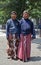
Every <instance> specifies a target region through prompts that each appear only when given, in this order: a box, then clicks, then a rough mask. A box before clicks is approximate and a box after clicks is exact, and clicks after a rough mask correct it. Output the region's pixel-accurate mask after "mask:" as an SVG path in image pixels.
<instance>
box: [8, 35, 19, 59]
mask: <svg viewBox="0 0 41 65" xmlns="http://www.w3.org/2000/svg"><path fill="white" fill-rule="evenodd" d="M18 43H19V38H18V36H16V35H15V34H13V37H12V39H11V40H10V41H8V49H7V53H8V55H9V56H11V57H15V58H16V56H17V47H18Z"/></svg>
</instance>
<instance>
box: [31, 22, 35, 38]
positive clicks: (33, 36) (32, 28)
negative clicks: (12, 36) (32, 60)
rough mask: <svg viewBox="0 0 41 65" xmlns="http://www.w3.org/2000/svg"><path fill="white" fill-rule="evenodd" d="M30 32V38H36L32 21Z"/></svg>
mask: <svg viewBox="0 0 41 65" xmlns="http://www.w3.org/2000/svg"><path fill="white" fill-rule="evenodd" d="M31 33H32V38H36V33H35V29H34V24H33V23H32V25H31Z"/></svg>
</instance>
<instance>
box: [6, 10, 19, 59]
mask: <svg viewBox="0 0 41 65" xmlns="http://www.w3.org/2000/svg"><path fill="white" fill-rule="evenodd" d="M6 36H7V40H8V46H9V49H7V53H8V55H9V56H10V57H11V58H12V59H14V58H15V59H16V57H17V51H16V50H17V47H18V43H19V37H20V24H19V22H18V20H17V13H16V12H15V11H12V12H11V18H10V19H9V20H8V21H7V23H6Z"/></svg>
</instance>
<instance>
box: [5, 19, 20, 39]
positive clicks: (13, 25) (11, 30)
mask: <svg viewBox="0 0 41 65" xmlns="http://www.w3.org/2000/svg"><path fill="white" fill-rule="evenodd" d="M9 34H12V35H13V34H18V35H20V24H19V22H18V20H12V19H9V20H8V21H7V23H6V36H7V38H8V36H9Z"/></svg>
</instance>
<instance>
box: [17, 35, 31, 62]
mask: <svg viewBox="0 0 41 65" xmlns="http://www.w3.org/2000/svg"><path fill="white" fill-rule="evenodd" d="M30 52H31V34H29V35H26V36H24V35H22V34H21V35H20V44H19V47H18V58H19V59H22V60H23V61H27V58H30Z"/></svg>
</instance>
